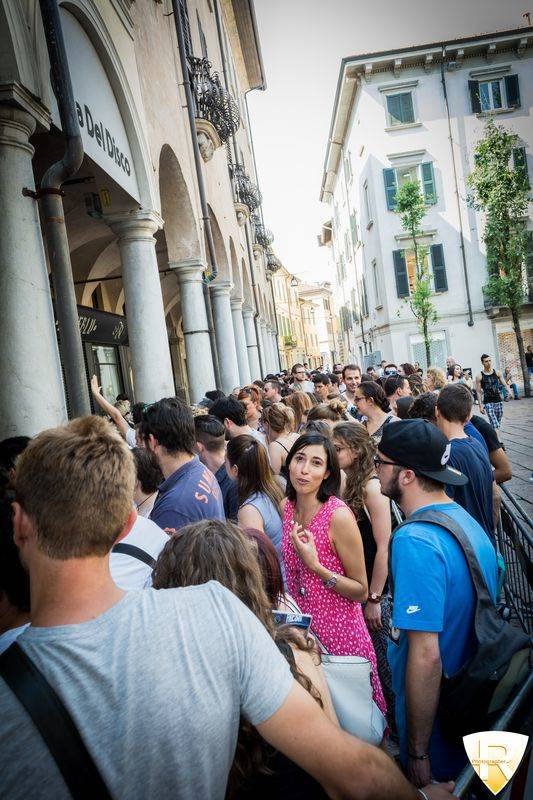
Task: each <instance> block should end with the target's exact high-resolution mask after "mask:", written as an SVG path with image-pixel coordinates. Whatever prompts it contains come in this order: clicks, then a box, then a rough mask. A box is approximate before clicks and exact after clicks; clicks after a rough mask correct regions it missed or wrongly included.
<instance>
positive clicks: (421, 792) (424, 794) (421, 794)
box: [418, 789, 429, 800]
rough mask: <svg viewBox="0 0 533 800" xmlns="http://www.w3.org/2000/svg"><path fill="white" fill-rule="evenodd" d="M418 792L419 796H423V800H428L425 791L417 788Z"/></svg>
mask: <svg viewBox="0 0 533 800" xmlns="http://www.w3.org/2000/svg"><path fill="white" fill-rule="evenodd" d="M418 794H419V795H420V797H423V798H424V800H429V797H428V796H427V794H426V793H425V792H423V791H422V789H418Z"/></svg>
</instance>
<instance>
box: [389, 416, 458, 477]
mask: <svg viewBox="0 0 533 800" xmlns="http://www.w3.org/2000/svg"><path fill="white" fill-rule="evenodd" d="M378 449H379V451H380V453H383V455H385V456H387V457H388V458H390V459H392V461H395V462H396V463H397V464H398V465H400V466H402V467H408V468H409V469H412V470H413V471H414V472H417V473H419V474H420V475H425V476H426V477H427V478H431V479H432V480H434V481H438V482H439V483H445V484H451V485H452V486H463V485H464V484H465V483H468V478H467V477H466V475H463V473H462V472H459V470H457V469H454V468H453V467H449V466H448V465H447V461H448V459H449V458H450V449H451V445H450V442H449V441H448V440H447V438H446V437H445V436H444V434H443V433H442V432H441V431H440V430H439V429H438V428H437V427H436V425H432V424H431V422H428V420H427V419H402V420H399V421H398V422H390V423H389V424H388V425H385V427H384V429H383V436H382V437H381V441H380V442H379V444H378Z"/></svg>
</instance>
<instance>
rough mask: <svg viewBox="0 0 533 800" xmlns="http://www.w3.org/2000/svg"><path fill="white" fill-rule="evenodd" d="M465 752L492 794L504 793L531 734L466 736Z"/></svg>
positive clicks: (499, 733)
mask: <svg viewBox="0 0 533 800" xmlns="http://www.w3.org/2000/svg"><path fill="white" fill-rule="evenodd" d="M463 743H464V746H465V750H466V754H467V756H468V758H469V759H470V763H471V764H472V766H473V767H474V769H475V771H476V773H477V774H478V775H479V777H480V779H481V780H482V781H483V783H484V784H485V786H487V787H488V788H489V789H490V791H491V792H492V794H498V792H501V790H502V789H503V787H504V786H506V785H507V784H508V783H509V781H510V780H511V778H512V777H513V775H514V774H515V772H516V770H517V769H518V766H519V764H520V762H521V761H522V757H523V755H524V753H525V752H526V747H527V743H528V737H527V736H524V735H523V734H521V733H509V732H508V731H482V732H481V733H471V734H470V736H463Z"/></svg>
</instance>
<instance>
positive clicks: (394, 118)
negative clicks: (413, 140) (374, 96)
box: [387, 94, 402, 125]
mask: <svg viewBox="0 0 533 800" xmlns="http://www.w3.org/2000/svg"><path fill="white" fill-rule="evenodd" d="M387 108H388V110H389V115H390V118H391V119H390V121H391V123H392V125H394V124H396V125H399V124H400V123H401V121H402V116H401V115H402V111H401V107H400V95H398V94H390V95H388V97H387Z"/></svg>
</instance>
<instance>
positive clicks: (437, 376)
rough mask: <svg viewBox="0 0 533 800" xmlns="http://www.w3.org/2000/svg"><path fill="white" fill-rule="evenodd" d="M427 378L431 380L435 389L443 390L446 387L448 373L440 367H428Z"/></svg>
mask: <svg viewBox="0 0 533 800" xmlns="http://www.w3.org/2000/svg"><path fill="white" fill-rule="evenodd" d="M426 378H427V379H429V380H431V382H432V383H433V386H434V387H435V389H438V390H440V389H443V388H444V387H445V386H446V373H445V372H444V370H443V369H440V367H428V368H427V371H426Z"/></svg>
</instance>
